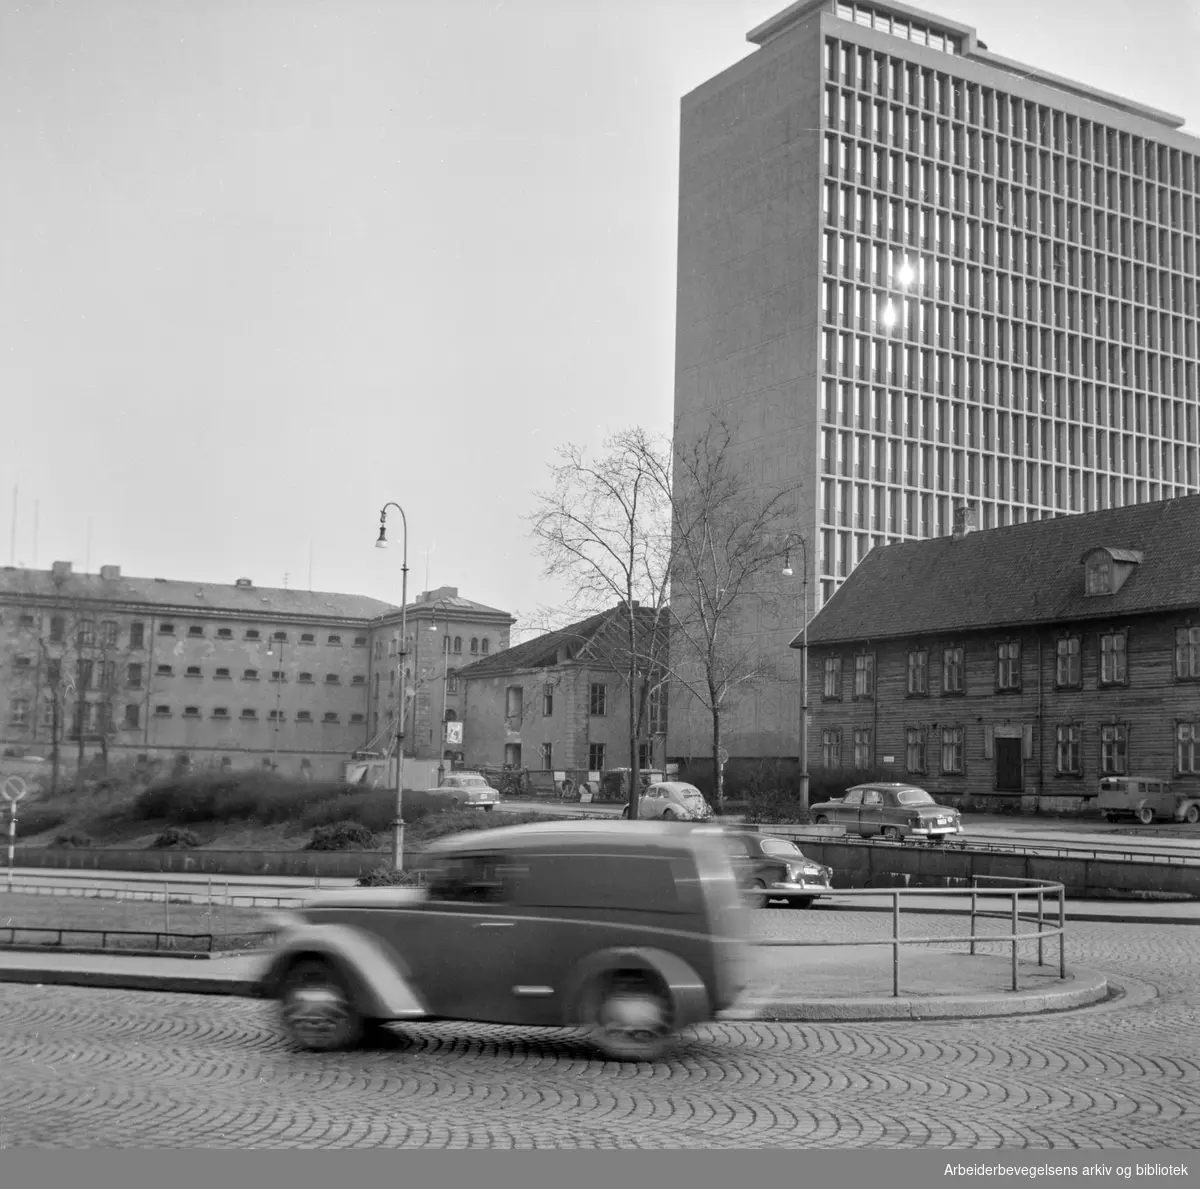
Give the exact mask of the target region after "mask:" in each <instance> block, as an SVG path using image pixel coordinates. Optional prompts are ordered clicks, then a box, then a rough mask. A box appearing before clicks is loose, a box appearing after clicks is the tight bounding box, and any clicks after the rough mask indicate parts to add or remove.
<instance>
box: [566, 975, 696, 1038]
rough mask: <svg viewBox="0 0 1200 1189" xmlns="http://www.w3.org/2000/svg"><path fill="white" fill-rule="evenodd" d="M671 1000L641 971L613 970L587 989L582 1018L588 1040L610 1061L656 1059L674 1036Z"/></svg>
mask: <svg viewBox="0 0 1200 1189" xmlns="http://www.w3.org/2000/svg"><path fill="white" fill-rule="evenodd" d="M673 1014H674V1013H673V1012H672V1010H671V1002H670V999H669V997H668V995H667V993H666V991H665V990H664V989H663V988H662V987H661V986H660V985H659V984H658V980H657V979H655V978H654V977H653V976H652V975H650V974H648V973H646V972H644V971H640V970H638V971H615V972H613V973H612V974H609V975H607V976H605V977H604V978H602V979H599V980H597V982H596V983H594V984H593V986H592V988H591V990H590V991H589V993H588V995H587V997H586V1002H585V1007H584V1018H585V1021H586V1022H587V1024H588V1026H589V1031H590V1034H591V1039H592V1043H593V1044H595V1045H596V1047H597V1048H598V1049H599V1050H600V1051H601V1052H602V1053H603V1054H604V1055H605V1056H606V1057H608V1058H609V1059H610V1060H613V1061H657V1060H658V1059H659V1058H660V1057H662V1056H663V1054H664V1053H666V1051H667V1050H668V1049H669V1048H670V1047H671V1046H672V1044H673V1043H674V1042H675V1040H676V1036H675V1032H674V1029H673V1026H672V1024H673V1021H672V1016H673Z"/></svg>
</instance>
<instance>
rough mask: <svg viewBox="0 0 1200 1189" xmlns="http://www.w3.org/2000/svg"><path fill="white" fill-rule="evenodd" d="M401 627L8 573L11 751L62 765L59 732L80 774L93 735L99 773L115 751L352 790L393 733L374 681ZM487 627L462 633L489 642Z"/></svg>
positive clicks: (276, 597) (300, 608)
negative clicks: (376, 740)
mask: <svg viewBox="0 0 1200 1189" xmlns="http://www.w3.org/2000/svg"><path fill="white" fill-rule="evenodd" d="M446 589H447V590H453V588H446ZM185 595H186V596H188V597H189V598H190V601H186V602H185V601H184V596H185ZM452 600H457V591H454V592H453V596H452ZM457 601H458V602H462V603H466V602H467V600H457ZM471 606H476V607H477V606H478V605H476V604H472V605H471ZM441 609H442V608H439V610H441ZM424 610H425V609H424V608H420V609H410V613H409V623H410V636H411V635H412V631H413V630H416V629H417V628H418V627H421V626H425V625H427V623H428V615H427V614H424V613H423V612H424ZM393 618H394V619H395V621H396V622H397V624H398V621H399V608H390V607H389V605H388V604H386V603H381V602H378V601H376V600H372V599H364V598H360V597H359V596H352V595H339V594H327V593H324V592H321V593H316V592H306V591H290V590H277V589H270V588H268V589H263V588H258V587H255V586H254V585H253V584H252V583H251V582H250V581H249V580H248V579H242V580H239V582H238V583H237V584H235V585H234V586H219V585H214V584H194V583H180V582H174V581H172V582H159V581H158V580H154V579H129V578H122V577H121V576H120V571H119V569H118V568H117V567H105V568H104V570H103V571H102V574H101V575H99V576H97V575H79V574H73V573H72V572H71V568H70V566H69V565H68V564H67V563H61V562H60V563H56V566H55V569H54V570H52V571H50V572H45V571H29V570H24V571H22V570H16V569H13V568H8V569H6V570H5V571H4V572H3V573H2V575H0V713H2V714H3V718H2V719H0V740H2V742H0V746H3V748H4V749H5V751H6V752H7V753H10V754H12V755H34V754H40V755H44V756H46V757H47V758H49V756H50V754H51V752H52V751H53V739H54V735H55V729H56V723H57V732H58V738H59V740H60V759H61V762H62V763H63V764H64V765H65V766H67V767H71V766H73V765H74V764H75V763H76V762H77V759H78V757H79V754H80V749H79V741H80V734H81V733H82V735H83V755H84V757H85V759H90V758H92V757H94V756H95V755H97V754H99V753H101V752H102V751H104V750H107V753H108V756H109V759H110V760H121V759H136V758H138V757H145V758H147V759H154V760H162V761H166V762H168V763H186V764H188V765H190V766H192V767H201V766H208V765H219V766H224V767H234V768H247V767H259V766H261V767H271V766H272V765H274V766H276V767H277V769H278V770H279V771H280V772H281V773H284V774H287V775H301V776H311V777H313V778H315V779H333V778H337V777H339V776H340V775H341V771H342V764H343V763H344V762H345V761H346V760H347V759H348V758H349V757H350V755H351V753H352V752H354V751H355V750H358V749H360V748H364V747H366V746H368V745H369V744H370V743H371V742H372V736H373V733H377V732H375V731H374V727H373V723H372V717H373V715H374V713H375V712H376V711H377V709H378V706H379V703H378V702H376V701H375V699H374V698H373V696H372V695H373V690H374V684H375V682H374V679H375V677H376V676H378V675H379V674H380V672H381V671H382V672H386V671H387V664H386V661H384V662H383V663H382V664H381V663H380V661H379V660H378V659H377V656H378V654H380V653H384V652H385V651H386V644H385V643H384V641H385V640H387V639H388V638H389V636H391V635H394V634H398V633H395V632H394V629H393V628H392V626H391V622H392V620H393ZM479 619H480V617H479V615H478V614H476V615H475V616H474V619H473V620H472V617H471V616H470V615H464V616H463V617H462V618H461V619H458V620H455V619H453V618H451V619H450V620H449V625H450V628H451V630H452V631H456V630H457V628H458V627H459V626H466V625H467V623H468V622H473V623H474V624H475V626H476V628H477V629H478V626H479ZM491 619H492V620H494V621H495V623H494V624H492V625H491V626H489V629H488V630H489V631H490V632H491V639H492V641H493V645H492V646H493V647H496V648H502V647H505V646H506V645H507V641H508V624H509V623H511V617H510V616H508V615H507V614H506V613H504V612H494V611H493V612H491ZM429 634H430V635H432V633H429ZM442 634H444V628H443V629H442ZM439 638H440V637H439ZM452 639H453V638H452ZM452 647H453V644H452ZM451 667H452V668H453V663H451ZM386 680H387V678H386V677H385V678H384V681H385V682H386ZM448 704H450V705H452V704H453V701H452V699H448ZM420 705H421V702H420V701H419V700H418V706H420ZM438 711H439V713H440V699H439V705H438ZM81 728H82V730H81ZM422 729H425V730H427V731H428V730H429V729H430V725H429V724H428V723H427V722H425V723H423V721H422V720H421V719H418V724H417V731H416V732H412V733H410V734H411V735H412V739H411V744H412V745H415V746H410V748H409V752H410V754H417V755H420V754H422V750H421V746H420V745H421V738H420V731H421V730H422ZM386 743H387V740H386V739H385V740H384V746H386Z"/></svg>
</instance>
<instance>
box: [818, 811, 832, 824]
mask: <svg viewBox="0 0 1200 1189" xmlns="http://www.w3.org/2000/svg"><path fill="white" fill-rule="evenodd" d="M816 824H817V825H818V826H827V825H829V819H828V818H827V817H826V816H825V815H824V814H823V813H821V814H818V815H817V823H816Z"/></svg>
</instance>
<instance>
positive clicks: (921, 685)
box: [908, 648, 929, 695]
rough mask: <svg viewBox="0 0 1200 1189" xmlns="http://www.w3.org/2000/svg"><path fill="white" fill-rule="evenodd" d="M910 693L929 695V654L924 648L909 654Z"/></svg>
mask: <svg viewBox="0 0 1200 1189" xmlns="http://www.w3.org/2000/svg"><path fill="white" fill-rule="evenodd" d="M908 692H909V693H910V694H915V695H921V694H927V693H929V653H928V651H927V650H926V649H924V648H916V649H913V650H912V651H911V652H909V654H908Z"/></svg>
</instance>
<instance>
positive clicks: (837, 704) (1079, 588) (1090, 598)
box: [792, 496, 1200, 810]
mask: <svg viewBox="0 0 1200 1189" xmlns="http://www.w3.org/2000/svg"><path fill="white" fill-rule="evenodd" d="M970 520H971V516H970V513H969V511H968V510H966V509H962V510H960V522H959V525H958V526H957V527H956V531H955V533H954V535H953V536H948V537H940V538H935V539H933V540H927V541H913V542H905V543H902V544H897V545H890V546H887V547H885V548H880V549H875V550H873V551H872V552H871V553H870V554H868V556H867V557H866V559H865V560H864V561H863V563H862V564H861V565H860V566H859V567H858V568H857V569H856V570H855V571H854V573H853V574H851V575H850V577H849V578H848V579H847V580H846V582H845V584H844V585H843V586H842V587H841V589H839V590H838V591H837V593H836V594H835V595H834V596H833V598H832V599H831V600H830V602H829V603H828V604H827V605H826V606H825V607H824V608H823V609H822V610H821V612H820V613H819V614H818V615H817V616H816V617H815V618H814V619H813V621H812V622H811V624H810V625H809V631H808V643H809V689H808V694H809V705H810V707H811V710H810V727H809V764H810V767H818V766H824V767H830V768H843V769H850V770H854V769H861V770H864V771H865V770H869V769H875V770H882V771H883V772H885V773H887V774H888V778H890V779H895V780H910V781H912V782H913V783H915V784H918V785H921V786H922V787H924V788H927V789H929V790H930V791H931V792H932V793H934V794H935V795H938V796H939V797H945V798H946V799H947V800H949V801H951V802H954V801H955V800H956V799H959V800H960V799H969V800H970V801H971V802H980V801H982V803H984V804H987V803H989V802H993V803H994V801H995V800H1003V801H1006V802H1008V803H1010V804H1011V803H1012V802H1013V799H1021V800H1022V802H1023V805H1024V807H1026V808H1032V807H1034V806H1040V807H1042V808H1046V809H1052V810H1053V809H1071V808H1078V807H1079V806H1080V803H1081V798H1084V797H1089V796H1094V795H1095V794H1096V793H1097V791H1098V789H1097V785H1098V782H1099V780H1100V777H1101V776H1103V775H1107V774H1117V773H1134V774H1141V773H1146V774H1148V775H1152V776H1156V777H1159V778H1163V779H1169V780H1171V781H1173V782H1174V783H1176V784H1177V785H1182V786H1184V787H1188V786H1196V785H1200V497H1198V496H1189V497H1186V498H1182V499H1176V500H1166V501H1162V502H1158V503H1152V504H1140V505H1135V506H1132V507H1125V508H1117V509H1112V510H1109V511H1104V512H1095V513H1091V514H1088V515H1082V516H1064V517H1058V518H1055V519H1049V520H1040V521H1036V522H1033V523H1027V524H1022V525H1014V526H1012V527H1008V528H997V529H991V530H988V531H985V532H977V531H971V528H972V526H971V523H970ZM800 646H801V638H800V637H797V638H796V639H795V640H793V642H792V647H800Z"/></svg>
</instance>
